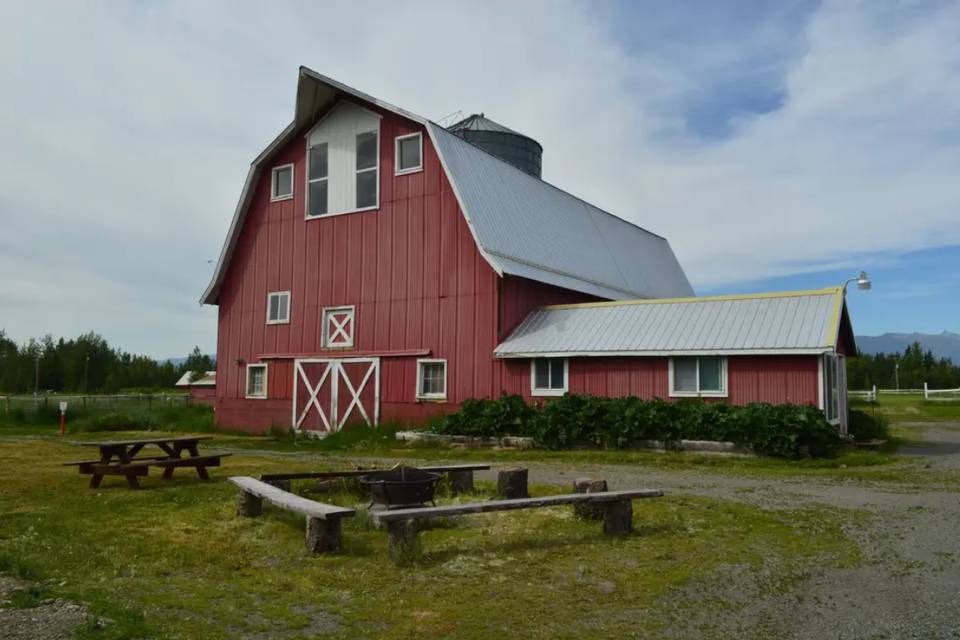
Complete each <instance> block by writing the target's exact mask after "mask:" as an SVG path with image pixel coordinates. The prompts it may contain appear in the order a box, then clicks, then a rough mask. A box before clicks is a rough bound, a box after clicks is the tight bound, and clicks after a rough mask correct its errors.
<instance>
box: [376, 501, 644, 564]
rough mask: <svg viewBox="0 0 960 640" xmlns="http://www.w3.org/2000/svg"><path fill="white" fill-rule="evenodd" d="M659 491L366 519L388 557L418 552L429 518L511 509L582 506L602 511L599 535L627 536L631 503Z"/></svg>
mask: <svg viewBox="0 0 960 640" xmlns="http://www.w3.org/2000/svg"><path fill="white" fill-rule="evenodd" d="M661 496H663V492H662V491H658V490H656V489H634V490H628V491H603V492H599V493H572V494H567V495H561V496H544V497H542V498H521V499H518V500H491V501H489V502H475V503H472V504H451V505H444V506H440V507H418V508H414V509H396V510H393V511H373V512H371V513H370V519H371V521H372V522H373V524H374V526H376V527H381V526H386V527H387V532H388V535H389V537H390V550H391V553H397V552H400V551H401V550H402V549H405V548H406V549H409V548H419V545H420V541H419V534H420V532H419V530H418V527H417V522H418V521H420V520H429V519H432V518H444V517H449V516H461V515H469V514H472V513H488V512H491V511H511V510H514V509H538V508H540V507H556V506H558V505H567V504H570V505H586V506H594V507H597V508H602V509H603V532H604V533H606V534H608V535H619V534H625V533H630V531H632V529H633V524H632V520H633V503H632V501H633V500H635V499H639V498H659V497H661Z"/></svg>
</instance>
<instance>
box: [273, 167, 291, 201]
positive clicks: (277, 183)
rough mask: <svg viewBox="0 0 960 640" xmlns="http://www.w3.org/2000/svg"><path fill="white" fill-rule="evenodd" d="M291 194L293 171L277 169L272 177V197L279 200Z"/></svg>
mask: <svg viewBox="0 0 960 640" xmlns="http://www.w3.org/2000/svg"><path fill="white" fill-rule="evenodd" d="M291 193H293V169H291V168H290V167H287V168H286V169H278V170H277V171H276V174H275V176H274V184H273V195H274V197H277V198H280V197H283V196H289V195H290V194H291Z"/></svg>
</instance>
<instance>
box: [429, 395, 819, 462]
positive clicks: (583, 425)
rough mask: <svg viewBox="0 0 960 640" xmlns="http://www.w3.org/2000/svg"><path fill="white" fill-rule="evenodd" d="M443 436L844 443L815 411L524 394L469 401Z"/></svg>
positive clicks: (575, 442)
mask: <svg viewBox="0 0 960 640" xmlns="http://www.w3.org/2000/svg"><path fill="white" fill-rule="evenodd" d="M429 428H430V430H431V431H434V432H437V433H446V434H456V435H468V436H483V437H491V436H503V435H518V436H530V437H533V438H534V439H535V440H536V441H537V442H538V443H540V444H541V445H543V446H545V447H548V448H551V449H567V448H570V447H574V446H579V445H587V446H591V447H601V448H605V449H620V448H626V447H629V446H631V445H632V444H633V443H636V442H637V441H639V440H661V441H666V442H676V441H678V440H715V441H723V442H734V443H736V444H738V445H741V446H747V447H751V448H752V449H753V450H754V451H756V452H757V453H762V454H766V455H772V456H795V455H798V454H801V453H804V452H809V453H810V454H811V455H815V456H819V455H823V454H824V453H826V451H827V449H828V448H829V447H830V446H831V445H832V444H834V443H836V442H837V441H838V437H837V430H836V428H835V427H833V426H831V425H830V424H829V423H828V422H827V421H826V419H825V418H824V416H823V413H822V412H820V411H819V410H818V409H816V408H814V407H810V406H798V405H771V404H762V403H756V404H750V405H747V406H742V407H741V406H731V405H728V404H726V403H722V402H709V403H708V402H703V401H702V400H698V399H684V400H679V401H676V402H668V401H666V400H662V399H660V398H657V399H654V400H641V399H640V398H636V397H627V398H601V397H596V396H589V395H570V394H567V395H564V396H562V397H560V398H557V399H555V400H551V401H550V402H547V403H546V404H544V405H543V406H541V407H531V406H529V405H527V404H526V403H525V402H523V400H522V398H520V397H519V396H504V397H502V398H500V399H499V400H468V401H466V402H464V404H463V408H462V409H461V411H459V412H458V413H454V414H451V415H449V416H444V417H443V418H440V419H437V420H435V421H434V422H433V423H432V424H431V425H430V427H429Z"/></svg>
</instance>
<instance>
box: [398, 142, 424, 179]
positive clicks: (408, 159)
mask: <svg viewBox="0 0 960 640" xmlns="http://www.w3.org/2000/svg"><path fill="white" fill-rule="evenodd" d="M396 163H397V170H396V174H397V175H398V176H401V175H403V174H405V173H415V172H417V171H421V170H422V169H423V136H422V135H421V134H420V132H417V133H411V134H410V135H406V136H400V137H398V138H397V141H396Z"/></svg>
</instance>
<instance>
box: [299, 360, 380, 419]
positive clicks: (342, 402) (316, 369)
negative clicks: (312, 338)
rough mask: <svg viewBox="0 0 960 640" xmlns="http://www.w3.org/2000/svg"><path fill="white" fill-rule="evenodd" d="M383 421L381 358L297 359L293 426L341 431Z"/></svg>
mask: <svg viewBox="0 0 960 640" xmlns="http://www.w3.org/2000/svg"><path fill="white" fill-rule="evenodd" d="M379 421H380V359H379V358H321V359H305V360H296V361H295V362H294V366H293V427H294V428H295V429H302V430H305V431H315V432H332V431H339V430H340V429H342V428H343V426H344V425H347V424H350V423H351V422H358V423H362V424H370V425H376V424H377V423H378V422H379Z"/></svg>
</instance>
